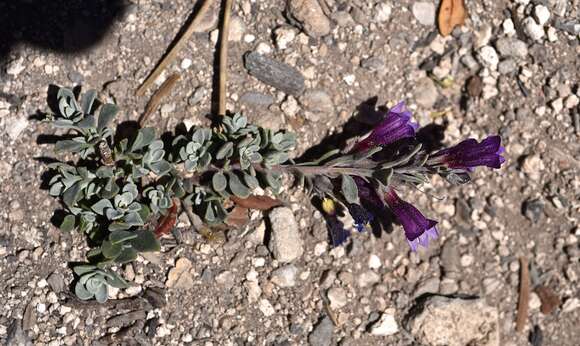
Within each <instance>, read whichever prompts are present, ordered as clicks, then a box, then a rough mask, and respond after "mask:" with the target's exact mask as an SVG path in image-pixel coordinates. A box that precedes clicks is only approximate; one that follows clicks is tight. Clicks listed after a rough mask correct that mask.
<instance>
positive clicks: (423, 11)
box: [411, 2, 435, 26]
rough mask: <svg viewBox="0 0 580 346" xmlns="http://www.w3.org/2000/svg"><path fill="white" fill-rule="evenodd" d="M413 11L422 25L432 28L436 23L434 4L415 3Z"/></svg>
mask: <svg viewBox="0 0 580 346" xmlns="http://www.w3.org/2000/svg"><path fill="white" fill-rule="evenodd" d="M411 11H412V12H413V16H415V19H417V21H418V22H419V23H420V24H421V25H426V26H430V25H433V24H434V23H435V5H434V4H433V3H432V2H415V3H414V4H413V7H412V9H411Z"/></svg>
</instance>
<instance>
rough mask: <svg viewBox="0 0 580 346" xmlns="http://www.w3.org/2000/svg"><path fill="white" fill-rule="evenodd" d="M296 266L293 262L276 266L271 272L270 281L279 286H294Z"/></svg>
mask: <svg viewBox="0 0 580 346" xmlns="http://www.w3.org/2000/svg"><path fill="white" fill-rule="evenodd" d="M297 273H298V268H296V266H294V265H293V264H289V265H286V266H284V267H281V268H278V269H276V270H274V271H273V272H272V278H271V279H270V280H271V281H272V283H273V284H274V285H276V286H279V287H294V286H295V285H296V274H297Z"/></svg>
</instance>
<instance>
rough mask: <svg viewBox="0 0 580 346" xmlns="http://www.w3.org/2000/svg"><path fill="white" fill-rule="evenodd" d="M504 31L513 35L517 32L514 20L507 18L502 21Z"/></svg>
mask: <svg viewBox="0 0 580 346" xmlns="http://www.w3.org/2000/svg"><path fill="white" fill-rule="evenodd" d="M501 26H502V28H503V33H504V34H506V35H508V36H512V35H514V34H515V33H516V27H515V26H514V22H513V20H512V19H511V18H507V19H506V20H504V21H503V23H502V25H501Z"/></svg>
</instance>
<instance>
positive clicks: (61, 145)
mask: <svg viewBox="0 0 580 346" xmlns="http://www.w3.org/2000/svg"><path fill="white" fill-rule="evenodd" d="M86 147H87V143H81V142H77V141H73V140H72V139H65V140H62V141H58V142H56V144H55V150H56V152H57V153H60V152H63V151H70V152H71V153H77V152H79V151H81V150H83V149H84V148H86Z"/></svg>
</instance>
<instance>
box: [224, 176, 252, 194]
mask: <svg viewBox="0 0 580 346" xmlns="http://www.w3.org/2000/svg"><path fill="white" fill-rule="evenodd" d="M228 177H229V180H230V181H229V187H230V191H231V192H232V193H233V194H234V195H236V196H238V197H241V198H247V197H249V196H250V189H248V187H247V186H246V185H244V184H243V183H242V182H241V181H240V178H238V176H237V175H236V174H234V173H228Z"/></svg>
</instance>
